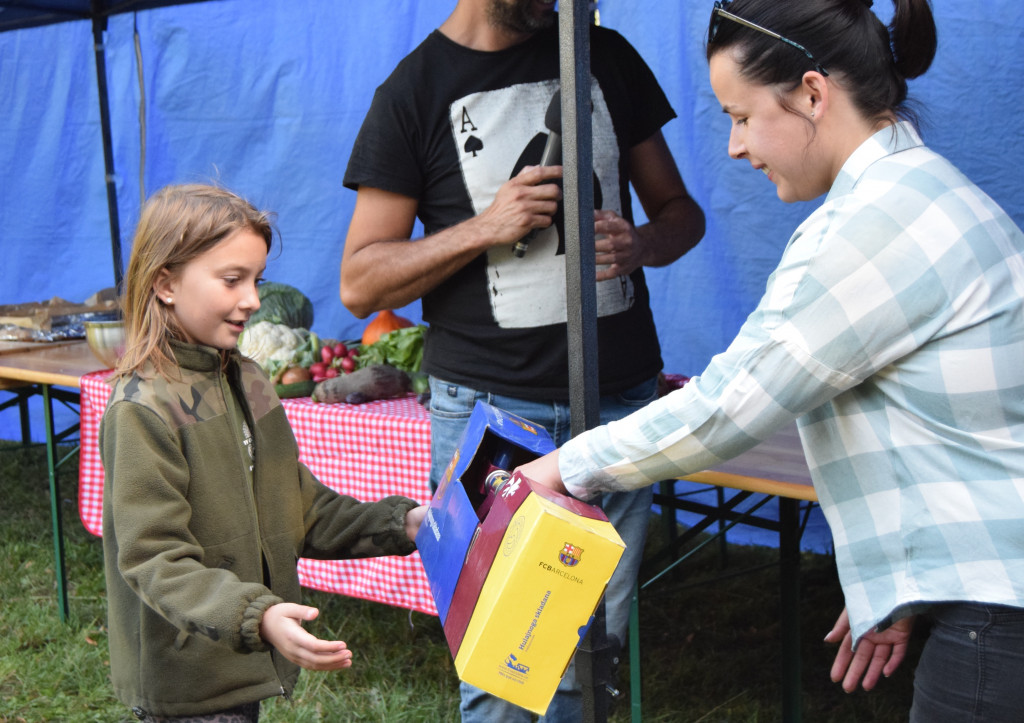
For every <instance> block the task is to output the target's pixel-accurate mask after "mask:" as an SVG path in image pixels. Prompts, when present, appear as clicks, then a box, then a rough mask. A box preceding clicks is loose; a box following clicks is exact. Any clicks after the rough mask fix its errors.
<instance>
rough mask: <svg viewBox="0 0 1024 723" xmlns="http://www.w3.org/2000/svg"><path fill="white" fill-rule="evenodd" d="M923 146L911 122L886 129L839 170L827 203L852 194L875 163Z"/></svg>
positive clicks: (903, 122) (851, 156) (862, 146)
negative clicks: (861, 178)
mask: <svg viewBox="0 0 1024 723" xmlns="http://www.w3.org/2000/svg"><path fill="white" fill-rule="evenodd" d="M923 145H924V142H923V141H922V140H921V136H920V135H918V133H917V130H916V129H915V128H914V126H913V124H911V123H910V122H909V121H899V122H898V123H894V124H893V125H891V126H886V127H885V128H883V129H882V130H880V131H878V132H877V133H875V134H874V135H873V136H871V137H870V138H868V139H867V140H866V141H864V142H863V143H861V144H860V146H858V147H857V150H855V151H854V152H853V153H851V154H850V157H849V158H847V159H846V163H844V164H843V167H842V168H840V169H839V175H838V176H836V180H835V181H834V182H833V183H832V188H830V189H829V192H828V197H827V198H826V199H825V200H826V201H829V200H832V199H833V198H835V197H838V196H841V195H843V194H846V193H849V192H850V191H851V190H852V189H853V187H854V185H856V183H857V181H858V180H860V177H861V176H863V175H864V172H865V171H867V170H868V168H869V167H870V166H871V165H872V164H873V163H874V162H875V161H879V160H881V159H882V158H885V157H886V156H890V155H892V154H893V153H899V152H900V151H905V150H908V149H910V148H916V147H918V146H923Z"/></svg>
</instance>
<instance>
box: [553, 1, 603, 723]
mask: <svg viewBox="0 0 1024 723" xmlns="http://www.w3.org/2000/svg"><path fill="white" fill-rule="evenodd" d="M589 5H590V3H589V2H588V0H573V1H572V2H571V3H564V2H563V3H560V4H559V13H558V15H559V19H558V22H559V28H558V31H559V47H560V53H559V58H560V59H559V62H560V66H561V68H560V71H561V88H562V129H563V136H562V143H563V162H562V163H563V167H564V177H563V182H564V185H563V189H564V194H563V196H564V205H565V236H566V243H565V283H566V307H567V315H568V316H567V327H568V328H567V334H568V344H569V415H570V432H571V434H572V435H573V436H576V435H577V434H579V433H580V432H583V431H586V430H587V429H590V428H592V427H595V426H597V424H598V423H599V421H600V391H599V386H598V376H597V290H596V288H595V283H594V277H595V274H596V268H595V266H596V264H595V260H594V185H593V181H592V180H591V179H593V177H594V172H593V144H592V140H591V138H592V133H591V122H590V7H589ZM576 678H577V682H578V683H579V685H580V686H581V688H582V690H583V719H584V720H585V721H588V722H589V721H594V722H595V723H604V721H606V720H607V719H608V703H609V696H608V686H609V684H610V681H611V666H610V654H609V651H608V644H607V635H606V631H605V616H604V603H603V602H602V603H601V604H600V605H598V608H597V610H596V612H595V615H594V621H593V623H592V624H591V626H590V629H589V630H588V632H587V634H586V636H585V637H584V639H583V641H582V642H581V643H580V647H579V650H577V652H576Z"/></svg>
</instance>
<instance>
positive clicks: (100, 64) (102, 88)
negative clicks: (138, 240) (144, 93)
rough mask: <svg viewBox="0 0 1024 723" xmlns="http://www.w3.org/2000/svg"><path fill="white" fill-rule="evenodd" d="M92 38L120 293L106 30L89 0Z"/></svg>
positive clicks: (94, 3)
mask: <svg viewBox="0 0 1024 723" xmlns="http://www.w3.org/2000/svg"><path fill="white" fill-rule="evenodd" d="M92 5H93V18H92V37H93V53H94V55H95V58H96V86H97V90H98V91H99V100H100V131H101V133H102V134H103V166H104V169H105V172H106V173H105V175H106V186H107V215H108V216H109V218H110V248H111V252H112V254H113V256H114V285H115V286H116V287H117V290H118V292H120V291H121V279H122V277H123V275H124V271H123V268H124V266H123V262H122V259H121V225H120V221H119V218H118V212H117V186H116V184H115V182H114V149H113V141H112V139H111V133H110V99H109V96H108V95H107V56H106V50H105V48H104V45H103V33H105V32H106V30H107V18H106V16H103V15H100V14H99V12H100V10H99V8H98V7H97V3H96V1H95V0H93V3H92Z"/></svg>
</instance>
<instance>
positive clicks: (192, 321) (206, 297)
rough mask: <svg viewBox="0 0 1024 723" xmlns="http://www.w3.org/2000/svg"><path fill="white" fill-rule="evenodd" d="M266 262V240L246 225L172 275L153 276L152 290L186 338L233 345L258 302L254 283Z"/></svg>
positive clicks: (256, 282) (192, 340) (219, 344)
mask: <svg viewBox="0 0 1024 723" xmlns="http://www.w3.org/2000/svg"><path fill="white" fill-rule="evenodd" d="M266 265H267V244H266V242H265V241H264V240H263V238H262V237H260V236H259V235H257V234H256V233H254V232H253V231H252V230H250V229H247V228H245V229H239V230H238V231H235V232H234V233H233V234H231V235H230V236H228V237H227V238H225V239H224V240H223V241H221V242H220V243H218V244H217V245H216V246H214V247H213V248H211V249H209V250H207V251H206V252H204V253H202V254H200V255H199V256H197V257H195V258H194V259H192V260H191V261H189V262H188V263H187V264H185V266H184V267H182V269H181V270H180V272H179V273H178V274H177V276H176V277H174V278H171V277H166V278H164V279H163V280H162V281H161V282H158V285H157V287H156V291H157V292H158V293H159V295H160V297H161V298H162V300H163V301H164V302H165V303H167V304H168V306H169V307H170V308H171V311H172V313H173V314H174V315H175V317H176V318H177V320H178V323H179V324H180V325H181V328H182V330H183V331H184V332H185V335H186V341H189V342H192V343H197V344H205V345H206V346H212V347H216V348H218V349H233V348H235V346H237V344H238V336H239V334H241V333H242V329H243V328H244V327H245V323H246V322H247V321H248V320H249V317H250V316H252V315H253V313H255V312H256V310H257V309H259V308H260V298H259V293H258V292H257V285H258V284H259V282H260V281H261V280H262V277H263V271H264V269H265V268H266ZM168 298H170V299H171V301H170V302H168V301H167V299H168Z"/></svg>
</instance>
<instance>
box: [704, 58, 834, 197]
mask: <svg viewBox="0 0 1024 723" xmlns="http://www.w3.org/2000/svg"><path fill="white" fill-rule="evenodd" d="M709 68H710V75H711V88H712V90H714V92H715V97H717V98H718V102H719V103H720V104H721V105H722V111H723V112H725V113H727V114H728V115H729V118H730V119H732V130H731V132H730V133H729V155H730V156H731V157H732V158H746V159H747V160H748V161H750V165H752V166H753V167H754V168H756V169H758V170H760V171H762V172H764V174H765V175H766V176H768V180H770V181H771V182H772V183H774V184H775V186H776V191H777V193H778V195H779V199H780V200H782V201H785V202H787V203H791V202H793V201H809V200H811V199H813V198H817V197H818V196H820V195H821V194H823V193H825V192H826V191H828V189H829V188H830V187H831V185H832V175H830V172H829V166H828V164H827V163H826V162H825V161H824V158H823V156H822V154H821V151H820V143H819V142H818V141H819V140H820V139H819V138H818V137H817V136H816V135H815V133H814V126H813V124H812V123H811V122H810V120H809V118H808V116H807V115H804V114H803V112H805V111H804V106H808V107H807V109H806V112H807V113H810V110H811V106H809V105H808V104H809V103H810V100H809V99H806V98H804V95H803V88H799V89H797V90H796V91H794V95H793V98H792V99H793V100H794V106H795V108H796V112H794V111H793V110H790V109H787V108H784V107H783V106H782V104H781V103H780V102H779V98H778V95H777V93H776V91H775V89H773V88H772V87H771V86H766V85H757V84H755V83H751V82H749V81H748V80H747V79H745V78H744V77H743V76H742V75H740V67H739V65H738V64H737V63H736V61H735V60H734V59H733V55H732V53H731V52H730V51H729V50H723V51H721V52H718V53H716V54H715V55H713V56H711V60H710V62H709ZM801 103H803V105H801Z"/></svg>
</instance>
